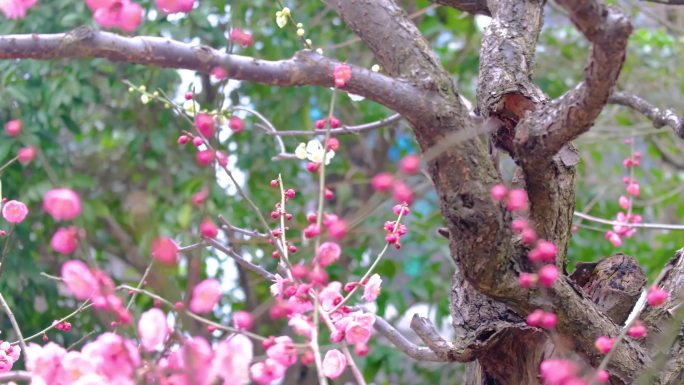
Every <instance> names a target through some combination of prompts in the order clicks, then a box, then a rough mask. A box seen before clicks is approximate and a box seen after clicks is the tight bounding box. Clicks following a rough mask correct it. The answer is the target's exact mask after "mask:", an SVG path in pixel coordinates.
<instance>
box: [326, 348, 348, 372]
mask: <svg viewBox="0 0 684 385" xmlns="http://www.w3.org/2000/svg"><path fill="white" fill-rule="evenodd" d="M346 367H347V357H345V356H344V354H342V352H340V351H339V350H337V349H332V350H328V352H327V353H325V357H324V358H323V374H324V375H325V376H326V377H328V378H332V379H336V378H337V377H339V376H341V375H342V373H343V372H344V369H345V368H346Z"/></svg>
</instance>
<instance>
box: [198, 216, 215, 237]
mask: <svg viewBox="0 0 684 385" xmlns="http://www.w3.org/2000/svg"><path fill="white" fill-rule="evenodd" d="M200 234H201V235H202V236H203V237H205V238H211V239H214V238H216V237H217V236H218V227H216V224H214V222H213V221H212V220H211V219H209V218H206V219H204V221H202V223H201V224H200Z"/></svg>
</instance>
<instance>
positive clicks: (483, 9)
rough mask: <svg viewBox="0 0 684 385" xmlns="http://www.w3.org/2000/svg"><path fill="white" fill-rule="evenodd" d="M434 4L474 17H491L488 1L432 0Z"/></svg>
mask: <svg viewBox="0 0 684 385" xmlns="http://www.w3.org/2000/svg"><path fill="white" fill-rule="evenodd" d="M431 1H432V2H433V3H437V4H442V5H446V6H449V7H452V8H456V9H458V10H461V11H463V12H468V13H471V14H473V15H477V14H480V15H487V16H491V15H492V14H491V13H490V12H489V7H488V6H487V0H431Z"/></svg>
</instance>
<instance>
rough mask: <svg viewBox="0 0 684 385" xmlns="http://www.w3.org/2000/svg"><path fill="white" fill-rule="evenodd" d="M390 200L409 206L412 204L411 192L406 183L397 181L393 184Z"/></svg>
mask: <svg viewBox="0 0 684 385" xmlns="http://www.w3.org/2000/svg"><path fill="white" fill-rule="evenodd" d="M392 199H393V200H394V201H395V202H396V203H404V202H406V204H409V205H410V204H411V203H413V190H411V187H409V186H408V185H407V184H406V183H404V182H402V181H397V182H395V183H394V186H393V190H392Z"/></svg>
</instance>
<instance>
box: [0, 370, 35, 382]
mask: <svg viewBox="0 0 684 385" xmlns="http://www.w3.org/2000/svg"><path fill="white" fill-rule="evenodd" d="M10 381H31V373H29V372H25V371H22V370H17V371H13V372H6V373H0V382H1V383H3V384H4V383H6V382H10Z"/></svg>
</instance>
